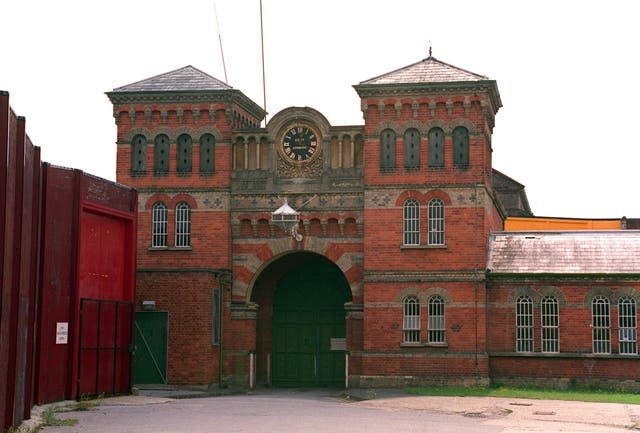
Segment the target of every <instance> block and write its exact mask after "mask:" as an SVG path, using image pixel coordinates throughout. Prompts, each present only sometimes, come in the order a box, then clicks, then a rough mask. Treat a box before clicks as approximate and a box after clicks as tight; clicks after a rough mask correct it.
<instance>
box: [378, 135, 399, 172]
mask: <svg viewBox="0 0 640 433" xmlns="http://www.w3.org/2000/svg"><path fill="white" fill-rule="evenodd" d="M380 168H382V169H391V168H396V133H395V132H393V131H392V130H391V129H385V130H384V131H382V134H380Z"/></svg>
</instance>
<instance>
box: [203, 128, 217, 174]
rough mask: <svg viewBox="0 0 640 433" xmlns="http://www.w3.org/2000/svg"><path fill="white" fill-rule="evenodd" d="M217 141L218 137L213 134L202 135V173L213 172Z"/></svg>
mask: <svg viewBox="0 0 640 433" xmlns="http://www.w3.org/2000/svg"><path fill="white" fill-rule="evenodd" d="M215 143H216V139H215V137H214V136H213V135H211V134H204V135H203V136H202V137H200V173H213V171H214V167H215V159H214V151H215Z"/></svg>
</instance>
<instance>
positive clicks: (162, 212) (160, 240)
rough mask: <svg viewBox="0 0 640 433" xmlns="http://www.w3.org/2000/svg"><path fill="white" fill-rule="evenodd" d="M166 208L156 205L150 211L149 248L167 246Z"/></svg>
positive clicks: (162, 205)
mask: <svg viewBox="0 0 640 433" xmlns="http://www.w3.org/2000/svg"><path fill="white" fill-rule="evenodd" d="M167 217H168V212H167V206H166V205H165V204H164V203H156V204H154V205H153V208H152V210H151V246H152V247H166V246H167Z"/></svg>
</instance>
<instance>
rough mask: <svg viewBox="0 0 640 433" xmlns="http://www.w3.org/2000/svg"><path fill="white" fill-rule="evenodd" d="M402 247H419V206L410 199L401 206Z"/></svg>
mask: <svg viewBox="0 0 640 433" xmlns="http://www.w3.org/2000/svg"><path fill="white" fill-rule="evenodd" d="M403 210H404V212H403V226H404V228H403V240H402V243H403V244H404V245H420V204H419V203H418V202H417V201H416V200H415V199H412V198H410V199H409V200H407V201H405V202H404V206H403Z"/></svg>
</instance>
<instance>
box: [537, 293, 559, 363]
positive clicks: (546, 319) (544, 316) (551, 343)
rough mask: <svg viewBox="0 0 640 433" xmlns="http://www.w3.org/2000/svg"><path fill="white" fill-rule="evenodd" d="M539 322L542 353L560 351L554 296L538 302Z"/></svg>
mask: <svg viewBox="0 0 640 433" xmlns="http://www.w3.org/2000/svg"><path fill="white" fill-rule="evenodd" d="M540 320H541V325H542V326H541V334H542V335H541V336H542V351H543V352H547V353H557V352H559V351H560V335H559V329H560V328H559V324H560V316H559V311H558V300H557V299H556V298H555V297H554V296H545V297H544V298H542V301H541V302H540Z"/></svg>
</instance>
